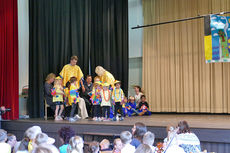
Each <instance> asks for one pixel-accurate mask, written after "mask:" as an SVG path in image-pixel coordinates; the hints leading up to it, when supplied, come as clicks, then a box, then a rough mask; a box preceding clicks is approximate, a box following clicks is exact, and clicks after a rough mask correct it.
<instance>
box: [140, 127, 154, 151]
mask: <svg viewBox="0 0 230 153" xmlns="http://www.w3.org/2000/svg"><path fill="white" fill-rule="evenodd" d="M154 140H155V135H154V134H153V133H152V132H150V131H148V132H146V133H145V135H144V136H143V144H147V145H149V146H150V148H151V149H152V152H155V151H156V147H154V146H153V144H154Z"/></svg>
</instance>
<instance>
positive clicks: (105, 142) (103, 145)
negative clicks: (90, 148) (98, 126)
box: [100, 139, 110, 150]
mask: <svg viewBox="0 0 230 153" xmlns="http://www.w3.org/2000/svg"><path fill="white" fill-rule="evenodd" d="M109 146H110V142H109V140H107V139H103V140H102V141H101V142H100V147H101V150H103V149H108V148H109Z"/></svg>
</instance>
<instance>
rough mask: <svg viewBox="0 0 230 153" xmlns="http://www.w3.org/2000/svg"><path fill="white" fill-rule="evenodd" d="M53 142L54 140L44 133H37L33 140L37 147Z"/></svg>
mask: <svg viewBox="0 0 230 153" xmlns="http://www.w3.org/2000/svg"><path fill="white" fill-rule="evenodd" d="M54 142H55V140H54V139H53V138H50V137H48V135H47V134H45V133H39V134H38V135H37V136H36V139H35V143H36V144H37V145H40V144H43V143H44V144H53V143H54Z"/></svg>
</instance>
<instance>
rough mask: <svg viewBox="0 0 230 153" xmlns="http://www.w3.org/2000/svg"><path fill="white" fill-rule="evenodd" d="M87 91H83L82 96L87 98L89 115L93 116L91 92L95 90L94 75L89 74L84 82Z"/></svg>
mask: <svg viewBox="0 0 230 153" xmlns="http://www.w3.org/2000/svg"><path fill="white" fill-rule="evenodd" d="M84 87H85V92H82V93H81V97H82V98H83V99H84V100H85V104H86V108H87V112H88V115H89V116H90V117H92V103H91V101H90V96H89V93H90V92H92V90H93V83H92V76H91V75H87V76H86V81H85V82H84Z"/></svg>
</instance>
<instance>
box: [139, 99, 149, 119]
mask: <svg viewBox="0 0 230 153" xmlns="http://www.w3.org/2000/svg"><path fill="white" fill-rule="evenodd" d="M138 111H139V115H140V116H142V115H151V112H150V111H149V104H148V102H147V101H146V97H145V95H142V96H141V101H140V103H139V105H138Z"/></svg>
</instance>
